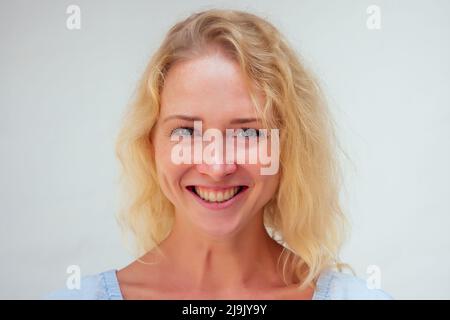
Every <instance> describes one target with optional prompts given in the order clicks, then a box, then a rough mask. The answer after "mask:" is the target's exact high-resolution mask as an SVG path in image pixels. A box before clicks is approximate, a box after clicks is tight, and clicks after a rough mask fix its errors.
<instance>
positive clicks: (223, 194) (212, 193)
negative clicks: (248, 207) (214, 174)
mask: <svg viewBox="0 0 450 320" xmlns="http://www.w3.org/2000/svg"><path fill="white" fill-rule="evenodd" d="M238 190H239V187H232V188H228V189H223V190H220V191H218V190H211V189H207V188H202V187H195V192H197V194H198V195H199V196H200V198H202V199H203V200H207V201H210V202H222V201H226V200H229V199H231V198H233V197H234V196H235V195H236V193H237V192H238Z"/></svg>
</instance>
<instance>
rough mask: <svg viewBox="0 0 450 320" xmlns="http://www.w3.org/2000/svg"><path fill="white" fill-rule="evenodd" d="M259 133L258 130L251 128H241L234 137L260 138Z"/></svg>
mask: <svg viewBox="0 0 450 320" xmlns="http://www.w3.org/2000/svg"><path fill="white" fill-rule="evenodd" d="M261 134H262V133H261V132H260V131H259V130H256V129H253V128H242V129H238V130H237V132H236V136H240V137H260V136H261Z"/></svg>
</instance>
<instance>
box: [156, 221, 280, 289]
mask: <svg viewBox="0 0 450 320" xmlns="http://www.w3.org/2000/svg"><path fill="white" fill-rule="evenodd" d="M180 248H182V250H180ZM160 249H161V250H162V251H163V253H164V255H165V259H164V260H165V263H167V267H168V268H170V269H171V270H172V271H173V272H174V273H175V274H182V275H183V285H182V287H184V288H188V289H189V291H197V292H212V291H214V292H230V293H231V292H234V291H242V290H253V289H255V290H257V289H264V288H268V287H272V288H273V287H275V286H281V285H282V280H281V278H280V276H279V273H278V272H277V259H278V257H279V255H280V254H281V251H282V249H283V247H282V246H281V245H279V244H278V243H276V242H275V241H274V240H273V239H272V238H271V237H270V236H269V235H268V234H267V232H266V230H265V227H264V224H263V215H262V212H261V213H259V214H257V215H255V217H254V218H253V220H252V221H250V222H249V223H248V224H247V226H246V227H245V228H243V229H242V230H239V231H238V232H236V234H233V235H230V236H227V237H223V238H220V239H219V238H213V237H211V236H209V235H206V234H204V233H202V232H201V231H200V230H198V229H196V228H194V227H189V228H188V227H186V225H185V223H184V221H183V223H180V221H177V220H175V223H174V225H173V228H172V232H171V233H170V235H169V236H168V237H167V238H166V239H165V240H164V241H163V242H162V243H161V244H160Z"/></svg>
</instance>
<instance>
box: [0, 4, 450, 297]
mask: <svg viewBox="0 0 450 320" xmlns="http://www.w3.org/2000/svg"><path fill="white" fill-rule="evenodd" d="M70 4H76V5H79V6H80V8H81V30H73V31H70V30H68V29H67V28H66V19H67V17H68V15H67V14H66V8H67V6H69V5H70ZM371 4H376V5H378V6H379V7H380V9H381V30H369V29H368V28H367V26H366V20H367V18H368V14H367V13H366V9H367V7H368V6H369V5H371ZM213 7H219V8H234V9H244V10H249V11H251V12H254V13H256V14H259V15H261V16H263V17H266V18H267V19H269V20H270V21H271V22H272V23H273V24H275V25H276V26H277V27H278V28H279V29H280V31H281V32H283V33H284V34H285V35H286V36H287V38H288V39H289V40H290V42H291V43H292V44H293V46H294V47H295V49H296V50H298V52H300V54H301V55H302V56H303V57H304V60H305V61H306V63H307V65H308V66H310V67H312V69H313V70H314V71H315V72H316V74H317V75H318V76H319V78H320V79H321V82H322V85H323V87H324V89H325V91H326V94H327V96H328V98H329V102H330V107H331V109H332V111H333V113H334V114H335V117H336V121H337V122H338V124H339V127H338V130H339V131H338V132H339V137H340V139H341V141H342V143H343V145H344V148H345V150H346V151H347V153H348V154H349V156H350V158H351V162H349V161H347V163H346V164H345V169H346V186H347V187H346V190H345V191H344V192H343V202H344V209H345V210H346V211H347V213H348V215H349V217H350V219H351V221H352V225H353V228H352V231H353V232H352V235H351V238H350V239H349V241H348V242H347V243H346V245H345V247H344V250H343V254H342V258H343V259H344V260H345V261H347V262H349V263H350V264H351V265H352V266H353V267H354V269H355V270H356V271H357V274H358V276H359V277H361V278H367V277H368V274H367V273H366V269H367V267H368V266H369V265H377V266H379V268H380V270H381V276H382V278H381V285H382V289H384V290H385V291H387V292H389V293H390V294H391V295H393V296H394V297H395V298H397V299H411V298H412V299H416V298H425V299H431V298H441V299H442V298H446V299H449V298H450V259H449V252H450V235H449V231H448V230H449V223H450V203H449V197H450V194H449V193H450V192H449V191H450V188H449V185H448V183H449V181H450V169H449V164H450V152H449V150H450V146H449V137H450V127H449V123H450V111H449V110H450V109H449V108H450V73H449V72H450V62H449V57H450V20H449V19H448V16H449V13H450V2H449V1H446V0H441V1H437V0H434V1H411V0H408V1H406V0H402V1H400V0H397V1H387V0H386V1H366V0H358V1H356V0H354V1H350V0H345V1H342V0H340V1H331V0H326V1H325V0H323V1H317V0H314V1H313V0H310V1H298V0H296V1H148V0H145V1H144V0H143V1H106V0H104V1H100V0H96V1H93V0H90V1H87V0H86V1H61V0H60V1H56V0H54V1H49V0H45V1H44V0H40V1H32V0H29V1H23V0H21V1H5V0H1V2H0V37H1V39H0V40H1V42H0V45H1V47H0V70H1V71H0V108H1V109H0V110H1V117H0V152H1V154H0V155H1V156H0V214H1V216H0V257H1V263H0V298H4V299H5V298H6V299H9V298H26V299H29V298H40V297H42V296H43V295H45V294H46V293H48V292H50V291H53V290H55V289H59V288H63V287H64V286H65V280H66V277H67V274H66V268H67V266H69V265H72V264H76V265H79V266H80V267H81V270H82V274H83V275H87V274H92V273H97V272H101V271H105V270H108V269H112V268H121V267H123V266H125V265H126V264H128V263H129V262H130V261H131V260H132V259H133V257H132V255H131V254H130V252H129V251H127V249H126V247H125V245H124V244H123V242H122V240H121V236H120V231H119V228H118V226H117V223H116V221H115V215H116V211H117V193H118V187H117V180H118V179H117V177H118V163H117V162H116V159H115V156H114V142H115V141H114V139H115V137H116V134H117V130H118V128H119V123H120V117H121V115H122V112H123V110H124V108H125V105H126V103H127V102H128V101H129V99H130V96H131V94H132V92H133V89H134V86H135V85H136V83H137V80H138V78H139V76H140V74H141V72H142V71H143V69H144V66H145V65H146V63H147V60H148V58H149V57H150V55H151V53H152V52H153V50H155V48H156V47H157V46H158V45H159V43H160V41H161V40H162V39H163V36H164V34H165V32H166V31H167V30H168V28H169V27H170V26H171V25H172V24H173V23H175V22H176V21H178V20H180V19H182V18H185V17H186V16H188V15H189V14H190V13H192V12H193V11H196V10H201V9H208V8H213Z"/></svg>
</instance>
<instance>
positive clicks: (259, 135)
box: [169, 127, 264, 137]
mask: <svg viewBox="0 0 450 320" xmlns="http://www.w3.org/2000/svg"><path fill="white" fill-rule="evenodd" d="M179 129H185V130H190V135H191V136H192V134H193V133H194V128H192V127H177V128H175V129H173V130H172V131H171V132H170V134H169V137H171V136H172V135H173V134H174V132H175V131H177V130H179ZM237 130H242V131H243V132H246V131H247V130H254V131H255V132H256V135H257V137H262V136H264V134H263V133H262V132H260V131H259V130H258V129H254V128H239V129H237ZM238 132H239V131H238Z"/></svg>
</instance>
